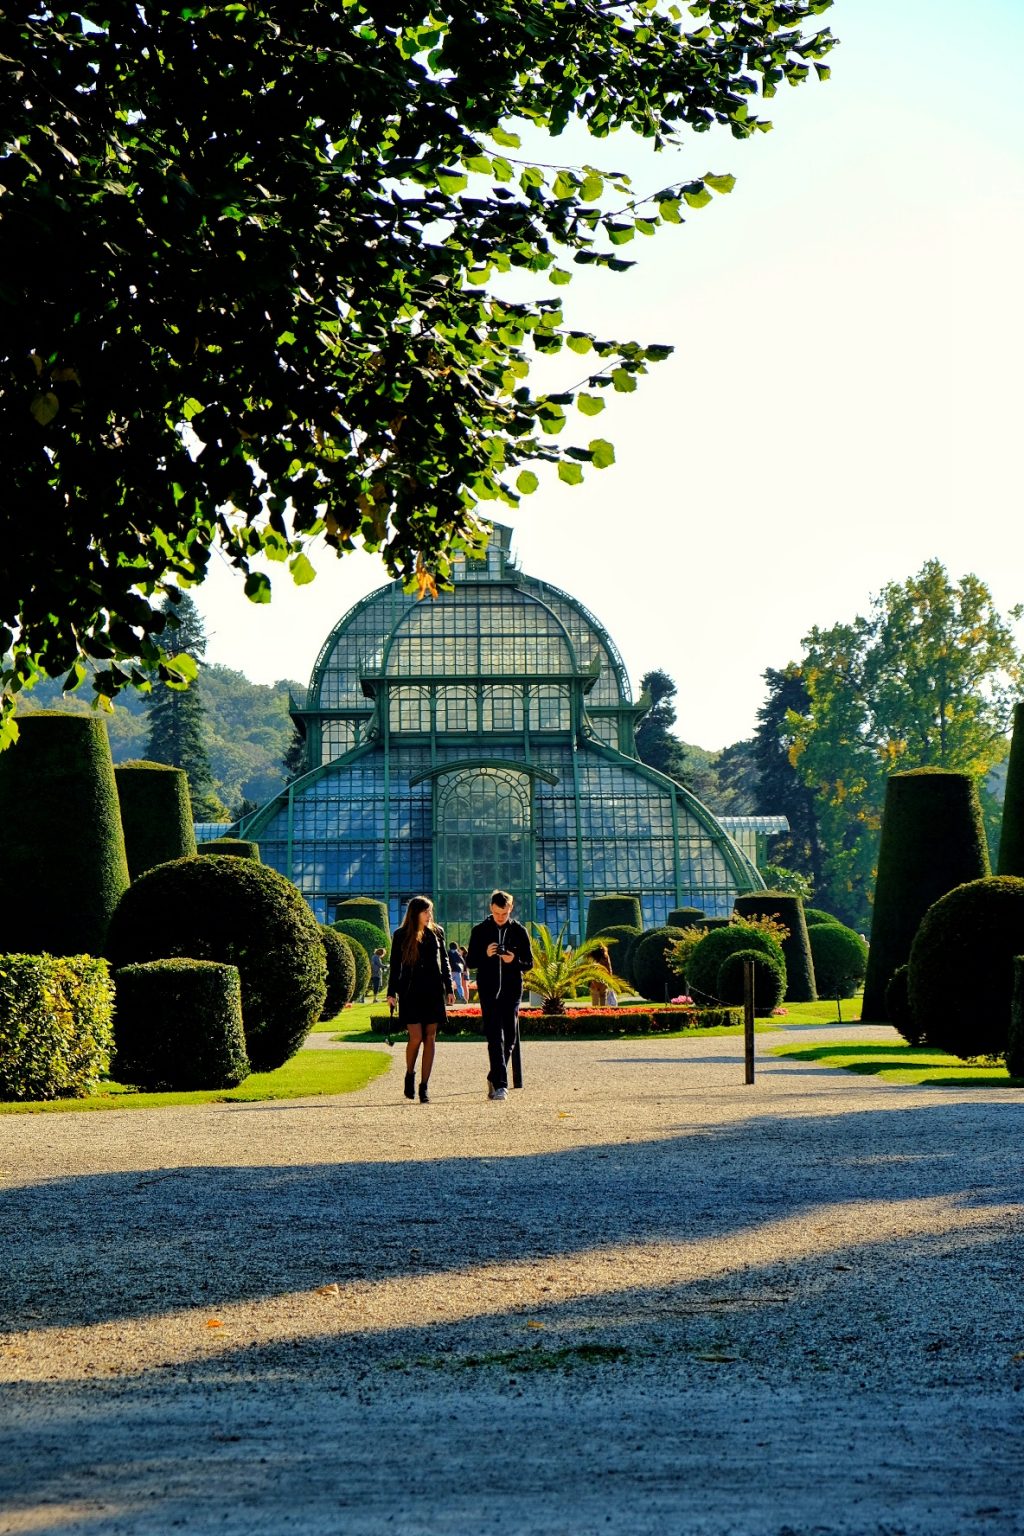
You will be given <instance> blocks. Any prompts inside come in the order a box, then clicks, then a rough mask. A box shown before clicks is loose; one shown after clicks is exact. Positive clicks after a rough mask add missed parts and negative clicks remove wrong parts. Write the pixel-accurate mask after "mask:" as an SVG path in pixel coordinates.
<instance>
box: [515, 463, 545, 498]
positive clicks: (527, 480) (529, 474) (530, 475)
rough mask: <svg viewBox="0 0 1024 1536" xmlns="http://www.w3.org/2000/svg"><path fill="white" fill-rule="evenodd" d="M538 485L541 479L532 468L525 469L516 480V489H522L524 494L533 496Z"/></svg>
mask: <svg viewBox="0 0 1024 1536" xmlns="http://www.w3.org/2000/svg"><path fill="white" fill-rule="evenodd" d="M538 485H540V481H539V480H538V479H537V476H536V475H535V474H534V472H533V470H532V469H524V470H523V471H522V473H521V474H520V475H519V478H518V479H517V480H516V490H517V491H521V492H522V494H523V495H524V496H532V495H533V493H534V491H535V490H536V489H537V487H538Z"/></svg>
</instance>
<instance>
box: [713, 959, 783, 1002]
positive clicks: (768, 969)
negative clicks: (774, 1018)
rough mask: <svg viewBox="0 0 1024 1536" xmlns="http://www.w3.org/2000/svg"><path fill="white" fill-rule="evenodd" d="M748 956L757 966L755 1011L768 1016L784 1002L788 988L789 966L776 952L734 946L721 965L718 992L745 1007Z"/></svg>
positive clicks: (725, 999) (755, 973) (727, 1000)
mask: <svg viewBox="0 0 1024 1536" xmlns="http://www.w3.org/2000/svg"><path fill="white" fill-rule="evenodd" d="M748 960H750V961H751V962H752V963H753V967H754V1013H755V1015H756V1016H757V1017H758V1018H759V1019H766V1018H768V1016H769V1014H771V1013H773V1012H774V1011H775V1009H776V1008H777V1007H778V1006H779V1004H780V1003H781V1002H782V998H783V994H784V993H785V990H786V967H785V966H784V965H783V964H782V963H781V962H780V961H779V960H776V959H775V957H774V955H766V954H764V953H763V952H762V951H761V950H759V949H734V950H733V952H732V954H731V955H726V957H725V959H724V960H723V961H722V963H721V965H720V966H719V967H718V983H717V992H718V996H719V997H720V998H721V999H722V1002H723V1003H728V1004H729V1005H730V1007H733V1008H737V1007H742V1005H743V1001H744V986H745V978H744V972H745V968H746V962H747V961H748Z"/></svg>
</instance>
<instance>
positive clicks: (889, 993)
mask: <svg viewBox="0 0 1024 1536" xmlns="http://www.w3.org/2000/svg"><path fill="white" fill-rule="evenodd" d="M909 976H910V966H909V965H898V966H897V967H896V969H895V970H894V971H893V973H892V975H891V976H890V977H889V985H888V986H887V987H886V989H885V1006H886V1009H887V1011H888V1014H889V1023H890V1024H891V1025H892V1027H893V1029H898V1030H899V1032H900V1034H901V1035H902V1036H903V1038H904V1040H905V1041H906V1042H907V1044H908V1045H923V1044H924V1036H923V1034H922V1033H921V1032H920V1031H919V1030H918V1028H917V1026H916V1025H915V1023H914V1015H913V1013H912V1012H911V1009H910V992H909V989H908V985H907V983H908V978H909Z"/></svg>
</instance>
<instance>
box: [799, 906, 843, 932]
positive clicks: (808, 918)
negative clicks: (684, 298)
mask: <svg viewBox="0 0 1024 1536" xmlns="http://www.w3.org/2000/svg"><path fill="white" fill-rule="evenodd" d="M804 922H805V923H806V924H807V926H808V928H813V927H814V926H815V925H816V924H818V923H838V924H839V926H840V928H843V927H845V926H846V925H845V923H842V922H840V920H839V918H838V917H833V916H832V913H831V912H825V911H823V910H822V908H821V907H804Z"/></svg>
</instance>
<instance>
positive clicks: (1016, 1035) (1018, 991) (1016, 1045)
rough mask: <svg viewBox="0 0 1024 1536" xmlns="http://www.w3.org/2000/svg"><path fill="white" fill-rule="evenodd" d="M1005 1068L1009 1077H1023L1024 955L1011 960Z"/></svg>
mask: <svg viewBox="0 0 1024 1536" xmlns="http://www.w3.org/2000/svg"><path fill="white" fill-rule="evenodd" d="M1006 1070H1007V1072H1009V1074H1010V1076H1011V1077H1020V1078H1024V955H1016V956H1015V957H1014V961H1013V997H1012V999H1011V1002H1010V1032H1009V1035H1008V1037H1007V1041H1006Z"/></svg>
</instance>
